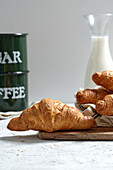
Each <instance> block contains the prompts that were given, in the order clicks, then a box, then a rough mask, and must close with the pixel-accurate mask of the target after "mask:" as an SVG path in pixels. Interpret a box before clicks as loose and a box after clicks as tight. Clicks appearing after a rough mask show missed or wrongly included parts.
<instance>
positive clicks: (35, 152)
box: [0, 119, 113, 170]
mask: <svg viewBox="0 0 113 170" xmlns="http://www.w3.org/2000/svg"><path fill="white" fill-rule="evenodd" d="M9 120H10V119H7V120H0V170H42V169H43V170H49V169H51V170H54V169H58V170H71V169H72V170H75V169H76V170H82V169H87V170H91V169H99V170H101V169H102V170H106V169H107V170H110V169H112V170H113V142H112V141H98V142H96V141H49V140H41V139H39V138H38V136H37V134H38V132H36V131H26V132H12V131H9V130H8V129H7V128H6V126H7V124H8V122H9Z"/></svg>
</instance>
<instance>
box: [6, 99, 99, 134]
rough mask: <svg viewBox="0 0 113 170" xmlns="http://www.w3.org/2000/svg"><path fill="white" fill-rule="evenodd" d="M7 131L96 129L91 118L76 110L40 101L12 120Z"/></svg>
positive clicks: (50, 101) (52, 102) (56, 102)
mask: <svg viewBox="0 0 113 170" xmlns="http://www.w3.org/2000/svg"><path fill="white" fill-rule="evenodd" d="M7 127H8V129H10V130H13V131H25V130H30V129H31V130H37V131H47V132H53V131H58V130H71V129H73V130H74V129H89V128H92V127H96V122H95V120H94V118H93V117H91V116H84V115H83V114H82V113H81V112H80V111H79V110H78V109H77V108H74V107H69V106H67V105H66V104H63V103H62V102H61V101H58V100H52V99H50V98H49V99H47V98H45V99H42V100H41V101H40V102H39V103H37V104H34V105H33V106H32V107H31V108H28V109H26V110H24V111H23V112H22V114H21V115H20V116H19V117H17V118H13V119H12V120H11V121H10V122H9V124H8V126H7Z"/></svg>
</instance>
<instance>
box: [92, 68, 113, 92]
mask: <svg viewBox="0 0 113 170" xmlns="http://www.w3.org/2000/svg"><path fill="white" fill-rule="evenodd" d="M92 80H93V81H94V82H95V83H96V84H97V85H100V86H102V87H104V88H106V89H108V90H111V91H113V71H109V70H106V71H103V72H101V73H98V72H95V73H94V74H93V76H92Z"/></svg>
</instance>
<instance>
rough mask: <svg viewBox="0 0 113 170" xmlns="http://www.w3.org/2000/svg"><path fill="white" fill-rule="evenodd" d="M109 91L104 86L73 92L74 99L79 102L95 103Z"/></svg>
mask: <svg viewBox="0 0 113 170" xmlns="http://www.w3.org/2000/svg"><path fill="white" fill-rule="evenodd" d="M107 94H109V92H108V91H107V90H106V89H104V88H98V89H85V90H80V91H78V92H77V93H76V94H75V98H76V101H77V102H78V103H81V104H87V103H91V104H96V102H97V101H98V100H102V99H103V98H104V97H105V96H106V95H107Z"/></svg>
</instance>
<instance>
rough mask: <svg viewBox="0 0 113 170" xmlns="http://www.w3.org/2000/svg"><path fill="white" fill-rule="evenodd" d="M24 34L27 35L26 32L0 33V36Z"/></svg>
mask: <svg viewBox="0 0 113 170" xmlns="http://www.w3.org/2000/svg"><path fill="white" fill-rule="evenodd" d="M24 35H28V33H20V32H17V33H0V36H24Z"/></svg>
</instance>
